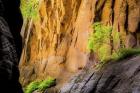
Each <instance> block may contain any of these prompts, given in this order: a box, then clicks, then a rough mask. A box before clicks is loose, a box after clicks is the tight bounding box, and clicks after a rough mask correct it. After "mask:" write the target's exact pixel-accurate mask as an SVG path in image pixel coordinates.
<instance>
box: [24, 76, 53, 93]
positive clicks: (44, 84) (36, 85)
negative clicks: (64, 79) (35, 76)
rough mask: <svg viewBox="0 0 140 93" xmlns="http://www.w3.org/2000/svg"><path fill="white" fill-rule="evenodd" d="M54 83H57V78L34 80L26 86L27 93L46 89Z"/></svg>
mask: <svg viewBox="0 0 140 93" xmlns="http://www.w3.org/2000/svg"><path fill="white" fill-rule="evenodd" d="M53 85H55V79H54V78H51V77H49V78H48V79H46V80H43V81H33V82H31V83H30V84H29V85H28V86H27V87H26V88H25V93H32V92H33V91H35V90H38V91H45V89H47V88H49V87H51V86H53Z"/></svg>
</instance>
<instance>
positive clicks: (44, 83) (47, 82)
mask: <svg viewBox="0 0 140 93" xmlns="http://www.w3.org/2000/svg"><path fill="white" fill-rule="evenodd" d="M53 85H55V79H53V78H48V79H47V80H44V81H42V82H41V83H40V84H39V86H38V90H39V91H44V90H45V89H47V88H49V87H51V86H53Z"/></svg>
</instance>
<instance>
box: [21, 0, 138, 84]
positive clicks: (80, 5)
mask: <svg viewBox="0 0 140 93" xmlns="http://www.w3.org/2000/svg"><path fill="white" fill-rule="evenodd" d="M139 6H140V1H139V0H40V9H39V13H38V15H39V18H37V19H36V20H32V19H29V20H28V21H27V20H26V22H25V24H24V26H23V28H24V29H23V30H24V31H25V33H24V34H23V33H22V34H23V35H24V39H25V38H26V39H25V40H27V41H28V42H25V43H26V44H25V47H24V50H23V56H22V60H21V64H20V71H21V78H20V81H21V82H22V84H23V85H26V84H28V83H29V82H30V81H33V80H36V79H44V78H45V77H47V76H52V77H55V78H59V79H60V78H61V79H62V80H63V81H67V80H68V79H69V77H70V76H71V75H72V74H74V73H76V72H79V71H80V70H81V69H82V68H84V67H85V66H86V64H87V63H88V62H89V56H90V53H89V51H87V42H88V37H89V33H90V32H92V31H93V30H92V27H91V25H92V24H93V23H95V22H102V23H103V24H104V25H109V26H112V27H113V31H112V36H113V37H115V33H116V32H120V33H121V36H120V37H119V39H118V40H117V41H116V42H113V43H112V42H111V40H110V42H109V43H110V49H111V50H117V49H119V48H120V47H121V45H124V46H125V47H139V42H140V41H139V40H140V35H139V31H140V28H139V27H140V26H139V25H140V11H139V10H140V7H139ZM28 32H30V33H28ZM110 54H111V53H110ZM66 77H67V79H66Z"/></svg>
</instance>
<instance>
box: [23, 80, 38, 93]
mask: <svg viewBox="0 0 140 93" xmlns="http://www.w3.org/2000/svg"><path fill="white" fill-rule="evenodd" d="M39 83H40V82H38V81H34V82H31V83H30V84H29V85H28V86H27V87H26V88H25V93H32V92H33V91H35V90H37V89H38V85H39Z"/></svg>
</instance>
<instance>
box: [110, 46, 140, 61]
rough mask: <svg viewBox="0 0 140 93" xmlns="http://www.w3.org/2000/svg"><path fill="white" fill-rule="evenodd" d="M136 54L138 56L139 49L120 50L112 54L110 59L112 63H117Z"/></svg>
mask: <svg viewBox="0 0 140 93" xmlns="http://www.w3.org/2000/svg"><path fill="white" fill-rule="evenodd" d="M138 54H140V48H122V49H120V50H119V51H117V52H114V53H113V54H112V56H111V59H112V60H114V61H118V60H121V59H124V58H127V57H129V56H132V55H138Z"/></svg>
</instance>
